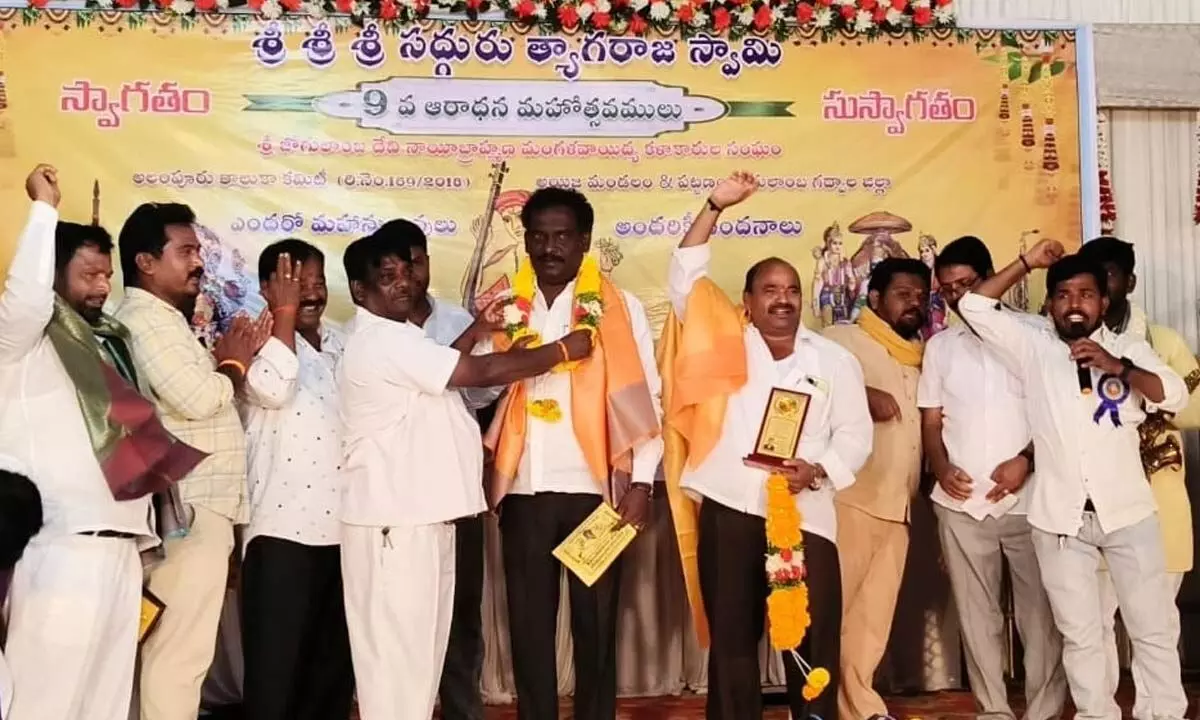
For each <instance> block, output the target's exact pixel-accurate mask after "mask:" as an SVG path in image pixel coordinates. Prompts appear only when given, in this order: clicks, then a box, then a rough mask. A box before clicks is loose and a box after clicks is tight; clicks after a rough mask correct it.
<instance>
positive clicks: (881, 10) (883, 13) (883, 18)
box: [871, 6, 888, 25]
mask: <svg viewBox="0 0 1200 720" xmlns="http://www.w3.org/2000/svg"><path fill="white" fill-rule="evenodd" d="M887 12H888V11H887V8H885V7H883V6H880V7H877V8H875V14H874V15H872V16H871V19H872V20H874V21H875V24H876V25H882V24H884V23H885V22H887Z"/></svg>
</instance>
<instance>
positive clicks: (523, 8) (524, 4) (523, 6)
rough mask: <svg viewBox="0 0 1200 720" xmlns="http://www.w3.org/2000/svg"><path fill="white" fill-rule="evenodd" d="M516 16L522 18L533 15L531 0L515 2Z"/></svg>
mask: <svg viewBox="0 0 1200 720" xmlns="http://www.w3.org/2000/svg"><path fill="white" fill-rule="evenodd" d="M516 10H517V17H519V18H521V19H522V20H524V19H528V18H529V17H531V16H532V15H533V0H521V2H519V3H517V7H516Z"/></svg>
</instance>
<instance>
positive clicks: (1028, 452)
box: [1017, 447, 1033, 472]
mask: <svg viewBox="0 0 1200 720" xmlns="http://www.w3.org/2000/svg"><path fill="white" fill-rule="evenodd" d="M1017 455H1019V456H1021V457H1023V458H1025V459H1026V460H1027V461H1028V462H1029V472H1033V448H1031V447H1025V448H1024V449H1023V450H1021V452H1019V453H1017Z"/></svg>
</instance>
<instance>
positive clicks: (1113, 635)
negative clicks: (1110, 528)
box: [1100, 568, 1184, 720]
mask: <svg viewBox="0 0 1200 720" xmlns="http://www.w3.org/2000/svg"><path fill="white" fill-rule="evenodd" d="M1183 575H1184V574H1183V573H1167V581H1168V582H1169V583H1170V584H1171V592H1172V597H1178V596H1179V588H1180V586H1182V585H1183ZM1117 605H1118V601H1117V588H1116V586H1115V585H1113V581H1112V576H1111V575H1109V574H1108V568H1105V569H1104V570H1101V571H1100V612H1101V613H1102V614H1103V616H1104V647H1105V649H1106V650H1107V654H1108V657H1107V661H1108V686H1109V687H1110V688H1112V693H1113V695H1116V694H1117V686H1118V685H1119V684H1120V681H1121V663H1120V661H1119V659H1118V653H1117ZM1176 607H1178V605H1176ZM1171 617H1172V619H1173V620H1174V621H1175V622H1174V624H1173V625H1172V632H1174V633H1176V634H1178V633H1179V613H1178V612H1176V613H1173V614H1172V615H1171ZM1130 674H1132V675H1133V689H1134V700H1133V717H1134V720H1154V716H1153V715H1151V707H1150V694H1149V693H1148V692H1147V691H1146V679H1145V678H1144V677H1142V671H1141V668H1140V666H1138V665H1134V666H1132V667H1131V668H1130Z"/></svg>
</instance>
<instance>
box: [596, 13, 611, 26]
mask: <svg viewBox="0 0 1200 720" xmlns="http://www.w3.org/2000/svg"><path fill="white" fill-rule="evenodd" d="M609 25H612V15H609V14H608V13H602V12H598V13H592V27H595V28H600V29H601V30H603V29H604V28H606V27H608V26H609Z"/></svg>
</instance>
